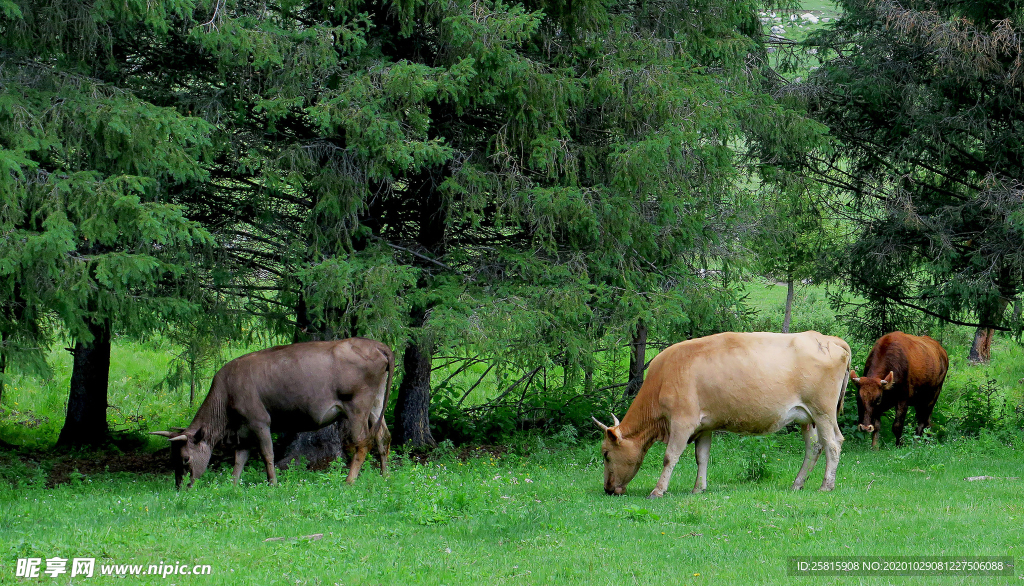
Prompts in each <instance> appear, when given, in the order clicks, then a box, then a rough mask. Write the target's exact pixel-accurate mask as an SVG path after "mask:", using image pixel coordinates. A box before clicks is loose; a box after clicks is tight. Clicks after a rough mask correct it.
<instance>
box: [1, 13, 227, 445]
mask: <svg viewBox="0 0 1024 586" xmlns="http://www.w3.org/2000/svg"><path fill="white" fill-rule="evenodd" d="M147 7H148V8H149V9H150V12H149V13H147V14H146V16H147V17H151V18H146V19H143V18H140V15H139V14H137V13H136V12H135V11H136V10H137V9H140V6H136V5H125V4H121V5H106V4H89V3H78V2H67V3H65V2H59V1H57V2H31V1H24V2H12V1H6V2H4V3H3V6H2V7H0V9H2V12H3V17H2V19H0V23H2V24H0V29H2V39H0V51H3V57H4V65H3V68H2V70H0V88H2V90H0V145H2V148H0V165H2V166H3V170H2V173H0V198H2V202H3V204H2V205H0V224H2V226H3V232H4V239H3V242H2V244H0V278H2V279H3V282H4V283H5V289H6V291H5V292H7V293H8V294H12V297H10V298H8V301H7V303H6V305H7V306H8V307H11V308H12V309H11V311H13V312H15V313H17V312H21V315H20V316H19V317H27V320H28V323H29V324H32V326H31V327H33V328H36V327H38V324H39V317H38V316H40V315H43V314H46V313H50V314H53V315H55V316H57V317H58V318H59V319H60V323H61V325H62V327H63V328H64V331H66V332H67V335H68V336H70V337H71V338H72V339H74V340H75V344H74V355H75V360H74V371H73V373H72V377H71V393H70V399H69V402H68V411H67V420H66V422H65V425H64V428H63V430H62V431H61V435H60V438H59V442H60V443H62V444H66V445H81V444H91V443H101V442H103V441H104V440H105V439H106V436H107V423H106V408H107V370H108V368H109V356H110V340H111V338H112V336H113V334H114V333H115V331H125V332H129V333H140V332H144V331H148V330H151V329H153V328H157V327H160V326H161V324H162V322H163V321H164V320H167V319H174V318H176V317H179V316H182V315H184V314H186V313H188V311H189V309H190V308H191V304H190V303H189V301H188V296H187V290H188V286H187V278H186V273H187V272H188V271H189V267H190V265H192V263H193V262H194V259H193V254H194V253H195V251H197V250H199V247H201V246H202V245H203V244H204V243H206V242H207V241H208V238H209V237H208V234H207V232H206V231H205V230H204V229H203V228H202V227H201V226H199V225H198V224H196V223H195V222H192V221H190V220H188V219H186V218H185V217H184V215H183V212H182V209H181V208H180V206H177V205H174V204H173V203H171V201H170V200H171V197H170V193H171V192H173V191H174V190H177V189H181V188H182V186H185V185H188V184H189V183H194V182H200V181H204V180H205V178H206V175H207V171H206V170H205V169H204V168H203V167H202V165H201V164H200V161H201V159H202V158H203V156H204V152H205V151H206V149H208V148H209V146H210V143H209V139H208V138H207V134H208V132H209V127H208V125H207V124H206V123H204V122H203V121H202V120H197V119H193V118H188V117H186V116H182V115H181V114H180V113H179V112H177V111H175V110H173V109H170V108H164V107H160V106H158V105H154V104H152V103H150V102H147V101H145V100H142V99H139V98H138V97H137V96H136V95H135V93H134V91H133V88H131V87H130V85H127V84H125V83H124V79H123V71H124V69H126V68H130V65H129V63H128V60H127V59H125V58H124V57H123V56H122V55H121V51H122V50H123V49H124V48H125V47H126V46H131V45H134V44H135V43H136V42H139V40H140V38H141V39H144V38H145V37H146V36H147V34H153V33H159V32H160V30H161V29H162V28H163V27H164V26H166V21H167V19H169V18H172V17H173V15H174V13H175V12H177V11H180V10H181V8H182V7H181V6H178V5H177V3H175V2H167V3H163V4H158V3H149V4H148V5H147ZM137 34H138V35H139V36H136V35H137ZM26 314H28V315H26ZM16 321H17V320H16ZM20 330H21V331H19V328H17V327H15V328H14V330H13V331H5V336H6V335H8V334H11V335H13V336H18V335H20V334H24V328H20Z"/></svg>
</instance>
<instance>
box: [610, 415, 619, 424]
mask: <svg viewBox="0 0 1024 586" xmlns="http://www.w3.org/2000/svg"><path fill="white" fill-rule="evenodd" d="M618 424H619V418H618V417H616V416H615V414H614V413H612V425H618Z"/></svg>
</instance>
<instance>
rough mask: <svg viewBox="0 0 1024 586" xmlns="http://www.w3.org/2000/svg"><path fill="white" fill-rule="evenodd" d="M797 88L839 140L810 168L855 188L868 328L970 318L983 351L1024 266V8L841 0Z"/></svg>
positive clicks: (853, 264)
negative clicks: (802, 87)
mask: <svg viewBox="0 0 1024 586" xmlns="http://www.w3.org/2000/svg"><path fill="white" fill-rule="evenodd" d="M842 5H843V8H844V11H845V16H844V17H843V18H842V19H840V20H839V21H837V22H836V23H835V24H834V26H830V27H829V28H828V29H827V31H826V32H825V33H824V34H823V35H821V36H820V38H819V39H817V41H816V42H817V44H818V45H820V46H821V47H822V48H823V49H824V50H825V51H823V52H822V53H821V54H822V55H827V56H829V58H828V59H827V60H826V61H825V63H824V65H823V66H822V67H821V69H819V70H818V71H817V72H816V75H815V76H814V77H813V78H812V81H811V82H810V86H809V87H808V88H806V90H807V91H806V92H805V94H806V95H808V96H809V97H810V101H809V103H810V105H811V107H812V110H813V113H814V115H815V116H816V118H817V119H819V120H820V121H822V122H823V123H825V124H826V125H828V126H829V128H830V129H831V132H832V134H833V136H834V137H835V138H836V140H837V144H836V148H835V149H834V150H833V151H832V152H831V153H830V154H826V153H823V152H819V153H818V154H817V155H816V156H814V157H812V160H811V161H810V163H811V172H812V173H813V174H814V176H815V177H817V178H818V179H820V180H821V181H823V182H825V183H827V184H828V185H830V186H832V187H833V188H834V189H835V190H836V191H837V192H841V193H849V194H852V195H853V197H854V202H853V206H852V214H853V217H852V219H853V221H855V222H857V223H858V224H859V225H860V226H862V230H861V232H860V234H859V235H858V237H857V239H856V241H855V243H854V244H853V246H852V248H851V249H850V250H849V254H848V261H847V263H848V264H847V275H848V278H849V282H850V285H851V287H852V289H853V290H854V291H855V292H856V293H858V294H860V295H863V296H864V297H865V298H867V299H868V300H869V302H870V308H871V313H870V315H869V316H868V317H869V318H870V319H868V320H867V321H868V322H869V325H868V327H870V328H872V330H873V331H867V332H866V333H867V334H870V335H877V334H881V333H885V332H887V331H891V330H892V329H897V328H900V327H907V326H908V325H911V324H910V323H909V322H910V317H911V316H918V315H921V314H924V315H927V316H931V317H934V318H937V319H938V320H942V321H944V322H948V323H954V324H961V325H970V326H974V327H976V328H977V332H978V333H977V335H976V337H975V343H974V345H973V347H972V349H971V356H970V357H971V359H972V360H981V361H984V360H987V359H988V350H987V348H988V346H989V344H990V343H991V336H992V332H993V331H994V330H999V329H1014V330H1016V331H1019V330H1020V327H1021V325H1020V323H1019V322H1016V323H1007V320H1006V316H1005V315H1004V314H1005V310H1006V307H1007V305H1008V302H1009V301H1011V300H1015V299H1018V296H1019V294H1020V291H1021V288H1022V275H1024V231H1022V226H1021V222H1020V217H1021V212H1022V210H1024V200H1022V193H1024V192H1022V190H1021V185H1020V178H1021V177H1022V176H1024V168H1022V162H1024V125H1022V124H1021V121H1022V120H1024V105H1022V102H1021V99H1020V95H1021V89H1022V87H1024V86H1022V84H1024V55H1022V52H1021V51H1022V50H1021V45H1020V41H1019V39H1020V35H1021V28H1020V27H1021V23H1022V18H1024V13H1022V12H1021V8H1020V6H1019V4H1018V3H1015V2H998V1H987V2H971V3H962V2H916V1H911V2H904V3H901V4H897V3H893V2H865V1H862V0H851V1H848V2H843V3H842Z"/></svg>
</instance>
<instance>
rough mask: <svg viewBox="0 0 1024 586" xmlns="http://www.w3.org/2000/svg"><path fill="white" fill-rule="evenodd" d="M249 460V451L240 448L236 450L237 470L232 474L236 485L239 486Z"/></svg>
mask: <svg viewBox="0 0 1024 586" xmlns="http://www.w3.org/2000/svg"><path fill="white" fill-rule="evenodd" d="M248 459H249V450H248V449H245V450H243V449H242V448H238V449H236V450H235V469H234V471H233V472H232V473H231V476H232V478H233V479H234V483H235V485H236V486H237V485H238V481H239V480H240V479H241V478H242V469H243V468H245V463H246V461H247V460H248Z"/></svg>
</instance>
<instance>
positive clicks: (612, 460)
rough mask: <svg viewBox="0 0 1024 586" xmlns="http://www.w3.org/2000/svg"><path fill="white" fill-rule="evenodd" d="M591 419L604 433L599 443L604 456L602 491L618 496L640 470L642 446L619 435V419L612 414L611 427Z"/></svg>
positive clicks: (624, 490) (642, 459)
mask: <svg viewBox="0 0 1024 586" xmlns="http://www.w3.org/2000/svg"><path fill="white" fill-rule="evenodd" d="M591 419H593V420H594V423H595V424H597V427H599V428H600V429H601V430H602V431H604V441H603V442H601V455H602V456H604V491H605V492H606V493H608V494H613V495H620V494H622V493H624V492H626V485H627V484H629V481H630V480H633V477H634V476H636V473H637V471H639V470H640V464H642V463H643V461H644V446H642V445H640V441H639V440H636V439H630V438H626V437H623V436H622V434H621V433H619V419H618V418H617V417H615V415H614V414H613V415H612V422H613V425H612V426H611V427H608V426H607V425H605V424H603V423H601V422H600V421H598V420H597V419H594V418H593V417H591Z"/></svg>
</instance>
